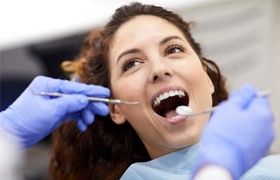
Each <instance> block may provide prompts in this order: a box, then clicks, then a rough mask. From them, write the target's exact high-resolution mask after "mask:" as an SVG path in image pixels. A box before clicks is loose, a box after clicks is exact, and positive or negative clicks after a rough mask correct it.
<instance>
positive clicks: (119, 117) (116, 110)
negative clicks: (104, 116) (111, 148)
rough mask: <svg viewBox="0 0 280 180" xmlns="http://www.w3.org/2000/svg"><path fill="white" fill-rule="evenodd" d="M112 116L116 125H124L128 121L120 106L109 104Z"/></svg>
mask: <svg viewBox="0 0 280 180" xmlns="http://www.w3.org/2000/svg"><path fill="white" fill-rule="evenodd" d="M109 110H110V116H111V118H112V120H113V121H114V123H116V124H123V123H125V121H126V118H125V116H124V114H123V113H122V111H121V109H120V107H119V105H118V104H109Z"/></svg>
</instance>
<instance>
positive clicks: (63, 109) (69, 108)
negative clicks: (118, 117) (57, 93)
mask: <svg viewBox="0 0 280 180" xmlns="http://www.w3.org/2000/svg"><path fill="white" fill-rule="evenodd" d="M51 101H52V102H51V103H52V106H53V108H55V110H57V111H59V112H60V113H61V115H62V116H65V115H66V114H69V113H74V112H77V111H80V110H82V109H84V108H85V107H86V106H87V105H88V102H89V101H88V99H87V97H86V96H84V95H79V94H73V95H68V96H63V97H59V98H55V99H52V100H51Z"/></svg>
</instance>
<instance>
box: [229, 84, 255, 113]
mask: <svg viewBox="0 0 280 180" xmlns="http://www.w3.org/2000/svg"><path fill="white" fill-rule="evenodd" d="M256 92H257V91H256V90H255V89H254V88H253V87H252V86H251V85H249V84H246V85H244V86H242V87H241V88H240V89H239V90H238V91H237V92H236V93H233V95H232V96H231V99H230V102H232V103H234V104H236V105H238V106H239V107H240V108H242V109H245V108H246V107H247V106H248V105H249V104H250V102H251V101H252V100H253V99H254V98H255V97H256Z"/></svg>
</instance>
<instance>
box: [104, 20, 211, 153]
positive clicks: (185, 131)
mask: <svg viewBox="0 0 280 180" xmlns="http://www.w3.org/2000/svg"><path fill="white" fill-rule="evenodd" d="M109 64H110V73H111V79H110V83H111V87H112V94H113V96H114V98H118V99H121V100H124V101H138V102H139V103H140V105H112V106H110V112H111V117H112V119H113V120H114V122H115V123H117V124H121V123H124V122H125V121H128V122H129V123H130V124H131V125H132V127H133V128H134V129H135V131H136V133H137V134H138V136H139V137H140V139H141V140H142V142H143V143H144V145H145V147H146V149H147V151H148V153H149V154H150V156H151V158H156V157H159V156H162V155H164V154H167V153H170V152H173V151H176V150H178V149H181V148H183V147H186V146H189V145H192V144H194V143H197V142H198V140H199V137H200V135H201V132H202V129H203V127H204V125H205V123H206V122H207V120H208V118H209V115H202V116H199V117H193V118H188V117H184V116H180V115H177V114H176V113H175V109H176V107H177V106H178V105H182V104H183V105H188V106H189V107H191V108H192V111H193V112H198V111H201V110H204V109H206V108H209V107H211V106H212V97H211V94H212V93H213V91H214V90H213V89H214V87H213V84H212V82H211V80H210V79H209V77H208V75H207V74H206V72H205V71H204V69H203V67H202V65H201V62H200V59H199V57H198V56H197V54H196V53H195V52H194V50H193V49H192V47H191V46H190V44H189V42H188V41H187V39H186V38H185V37H184V35H183V33H182V32H181V31H180V30H179V29H178V28H177V27H176V26H174V25H173V24H171V23H169V22H168V21H166V20H164V19H162V18H159V17H155V16H148V15H142V16H137V17H135V18H133V19H132V20H130V21H128V22H126V23H125V24H123V25H122V26H121V27H120V28H119V29H118V31H117V32H116V33H115V35H114V39H113V43H112V48H111V51H110V54H109Z"/></svg>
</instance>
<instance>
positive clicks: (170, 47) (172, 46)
mask: <svg viewBox="0 0 280 180" xmlns="http://www.w3.org/2000/svg"><path fill="white" fill-rule="evenodd" d="M175 49H179V50H180V52H185V48H183V47H182V46H180V45H178V44H173V45H171V46H169V47H168V48H167V50H166V51H165V53H164V54H165V55H166V56H167V55H169V54H174V53H180V52H173V53H172V52H170V51H172V50H175Z"/></svg>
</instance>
